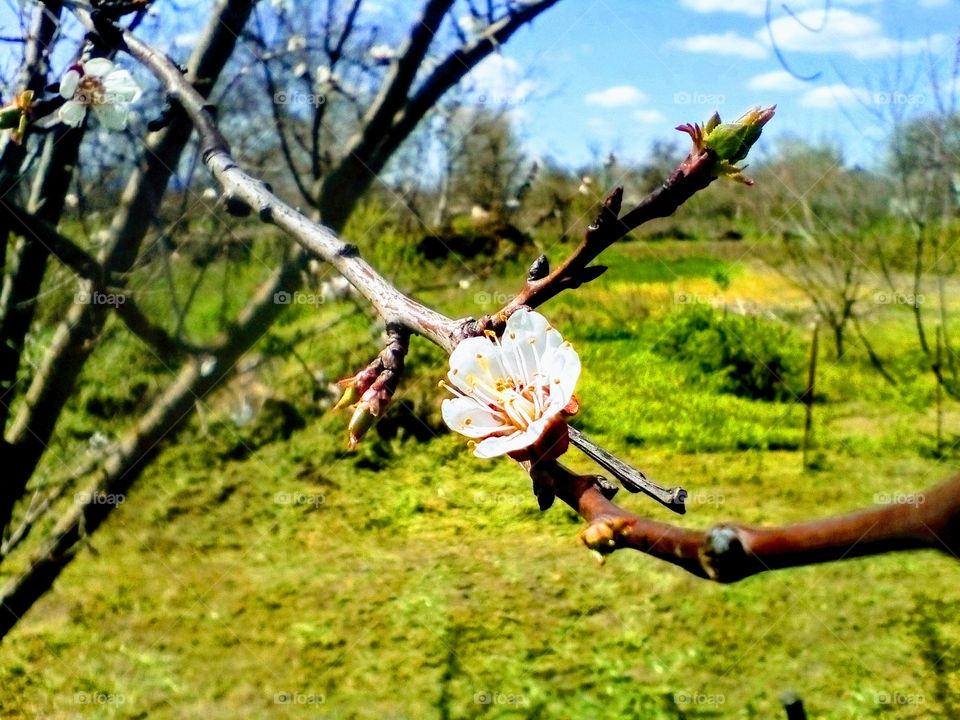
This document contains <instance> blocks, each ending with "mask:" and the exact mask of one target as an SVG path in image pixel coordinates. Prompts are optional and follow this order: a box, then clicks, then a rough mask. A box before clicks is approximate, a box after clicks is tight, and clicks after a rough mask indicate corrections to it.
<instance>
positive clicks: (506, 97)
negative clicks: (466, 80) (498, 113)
mask: <svg viewBox="0 0 960 720" xmlns="http://www.w3.org/2000/svg"><path fill="white" fill-rule="evenodd" d="M470 82H471V83H472V87H473V93H472V95H473V96H474V97H475V99H477V100H478V101H479V102H483V103H484V104H490V105H517V104H520V103H522V102H524V101H525V100H527V99H528V98H529V97H530V96H531V95H533V93H534V92H536V91H537V90H538V89H539V86H538V85H537V84H536V83H535V82H533V81H532V80H528V79H524V77H523V68H522V67H521V65H520V63H518V62H517V61H516V60H514V59H513V58H508V57H504V56H503V55H490V56H488V57H487V59H486V60H484V61H483V62H481V63H480V64H479V65H477V67H475V68H474V69H473V71H472V72H471V73H470Z"/></svg>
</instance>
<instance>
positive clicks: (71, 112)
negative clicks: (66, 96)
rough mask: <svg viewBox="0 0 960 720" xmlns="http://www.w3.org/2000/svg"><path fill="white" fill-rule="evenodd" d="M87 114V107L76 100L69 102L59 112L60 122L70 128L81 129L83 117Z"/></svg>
mask: <svg viewBox="0 0 960 720" xmlns="http://www.w3.org/2000/svg"><path fill="white" fill-rule="evenodd" d="M86 114H87V106H86V105H84V104H83V103H81V102H77V101H76V100H67V101H66V102H65V103H64V104H63V105H61V106H60V110H59V111H58V112H57V116H58V117H59V118H60V122H62V123H64V124H65V125H69V126H70V127H80V125H81V124H82V123H83V116H84V115H86Z"/></svg>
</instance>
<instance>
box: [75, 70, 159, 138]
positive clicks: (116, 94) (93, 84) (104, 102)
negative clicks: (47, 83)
mask: <svg viewBox="0 0 960 720" xmlns="http://www.w3.org/2000/svg"><path fill="white" fill-rule="evenodd" d="M140 94H141V91H140V86H139V85H137V83H136V81H135V80H134V79H133V76H131V75H130V73H129V72H128V71H126V70H123V69H121V68H118V67H117V66H116V65H114V64H113V63H112V62H111V61H110V60H107V59H106V58H93V59H92V60H87V61H86V62H84V63H78V64H76V65H73V66H71V67H70V69H69V70H67V72H66V73H64V75H63V77H62V78H61V79H60V95H61V96H62V97H64V98H65V99H66V102H65V103H64V104H63V105H62V106H61V107H60V111H59V113H58V115H59V117H60V121H61V122H63V123H66V124H67V125H70V126H72V127H79V126H80V125H81V123H83V118H84V116H85V115H86V114H87V108H88V107H90V108H93V111H94V113H95V114H96V116H97V119H98V120H99V121H100V122H101V123H102V124H103V126H104V127H106V128H109V129H110V130H123V129H124V128H125V127H126V126H127V113H128V110H129V105H130V103H132V102H136V100H137V99H138V98H139V97H140Z"/></svg>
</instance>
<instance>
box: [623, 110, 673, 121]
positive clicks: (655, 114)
mask: <svg viewBox="0 0 960 720" xmlns="http://www.w3.org/2000/svg"><path fill="white" fill-rule="evenodd" d="M630 117H632V118H633V119H634V120H636V121H637V122H638V123H643V124H644V125H656V124H658V123H664V122H666V121H667V118H666V117H664V115H663V113H662V112H660V111H659V110H634V111H633V112H632V113H631V115H630Z"/></svg>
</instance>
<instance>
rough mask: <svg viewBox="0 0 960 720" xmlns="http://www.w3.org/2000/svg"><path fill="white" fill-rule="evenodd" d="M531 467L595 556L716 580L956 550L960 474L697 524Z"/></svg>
mask: <svg viewBox="0 0 960 720" xmlns="http://www.w3.org/2000/svg"><path fill="white" fill-rule="evenodd" d="M532 473H533V474H534V475H537V474H538V473H548V474H549V475H550V479H551V482H552V483H553V487H554V491H555V492H556V495H557V497H559V498H560V499H561V500H563V501H564V502H565V503H567V504H568V505H569V506H570V507H572V508H573V509H574V510H576V511H577V512H578V513H579V514H580V515H581V516H583V518H584V519H585V520H587V522H588V523H589V525H588V526H587V527H586V528H585V529H584V530H583V532H582V534H581V539H582V540H583V542H584V544H585V545H586V546H587V547H588V548H590V549H592V550H595V551H596V552H598V553H600V554H601V556H603V555H607V554H609V553H611V552H613V551H615V550H620V549H624V548H627V549H631V550H639V551H640V552H643V553H647V554H648V555H652V556H653V557H656V558H659V559H660V560H665V561H667V562H669V563H672V564H674V565H678V566H679V567H682V568H683V569H684V570H687V571H688V572H690V573H692V574H694V575H696V576H697V577H701V578H704V579H707V580H715V581H716V582H722V583H729V582H736V581H737V580H742V579H743V578H746V577H749V576H751V575H756V574H757V573H761V572H764V571H767V570H778V569H782V568H789V567H799V566H801V565H812V564H815V563H823V562H832V561H837V560H844V559H847V558H853V557H863V556H866V555H879V554H881V553H886V552H894V551H902V550H917V549H923V548H927V549H935V550H940V551H942V552H946V553H948V554H950V555H952V556H954V557H956V556H957V554H958V553H960V475H958V476H956V477H954V478H952V479H950V480H948V481H946V482H944V483H942V484H940V485H937V486H935V487H932V488H930V489H928V490H925V491H923V492H921V493H916V494H913V495H905V496H904V500H905V501H908V502H903V503H895V504H890V505H882V506H875V507H870V508H867V509H864V510H859V511H857V512H853V513H850V514H847V515H839V516H836V517H829V518H823V519H820V520H812V521H809V522H803V523H798V524H795V525H785V526H783V527H770V528H763V527H754V526H750V525H738V524H735V523H721V524H719V525H715V526H714V527H712V528H710V529H709V530H706V531H702V530H693V529H689V528H682V527H679V526H676V525H671V524H668V523H663V522H658V521H656V520H650V519H648V518H644V517H640V516H638V515H634V514H633V513H630V512H628V511H626V510H624V509H623V508H620V507H619V506H617V505H615V504H614V503H613V502H611V501H610V500H609V499H607V497H605V496H604V494H603V492H602V489H601V487H599V486H598V485H597V483H596V480H595V478H594V477H592V476H584V475H576V474H574V473H572V472H571V471H569V470H568V469H566V468H565V467H563V466H561V465H559V464H556V463H553V464H550V465H548V466H546V467H543V468H540V469H537V468H534V470H533V471H532Z"/></svg>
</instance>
